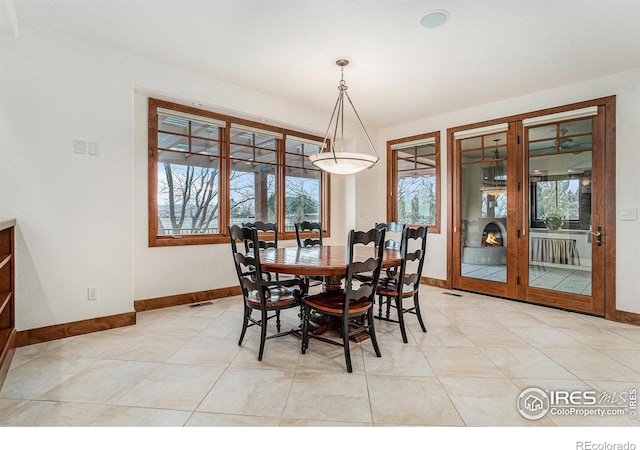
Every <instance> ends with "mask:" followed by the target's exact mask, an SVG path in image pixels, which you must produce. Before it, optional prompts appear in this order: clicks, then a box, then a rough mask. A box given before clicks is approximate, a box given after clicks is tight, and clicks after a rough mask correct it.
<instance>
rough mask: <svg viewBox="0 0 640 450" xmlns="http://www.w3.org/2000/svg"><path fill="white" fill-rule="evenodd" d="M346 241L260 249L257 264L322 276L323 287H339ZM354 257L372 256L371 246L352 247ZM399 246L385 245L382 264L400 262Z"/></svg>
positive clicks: (267, 269)
mask: <svg viewBox="0 0 640 450" xmlns="http://www.w3.org/2000/svg"><path fill="white" fill-rule="evenodd" d="M347 250H348V247H347V246H346V245H322V246H315V247H278V248H269V249H264V250H260V264H261V266H262V270H264V271H265V272H274V273H280V274H290V275H300V276H322V277H324V289H326V290H334V289H342V283H341V279H342V278H343V277H344V276H346V274H347ZM354 252H355V254H354V259H355V260H356V261H363V260H365V259H366V258H367V257H371V258H373V257H375V248H374V247H372V246H356V247H354ZM400 263H401V254H400V250H398V249H392V248H385V249H384V252H383V256H382V268H383V269H386V268H390V267H395V266H398V265H400Z"/></svg>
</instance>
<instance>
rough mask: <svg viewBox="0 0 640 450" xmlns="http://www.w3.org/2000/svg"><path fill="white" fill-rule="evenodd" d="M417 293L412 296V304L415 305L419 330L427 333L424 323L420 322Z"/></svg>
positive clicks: (420, 314)
mask: <svg viewBox="0 0 640 450" xmlns="http://www.w3.org/2000/svg"><path fill="white" fill-rule="evenodd" d="M418 297H419V296H418V293H417V292H416V293H415V294H414V295H413V303H414V305H415V310H416V316H418V322H419V323H420V328H422V332H423V333H426V332H427V327H425V326H424V322H423V321H422V313H421V312H420V300H419V299H418Z"/></svg>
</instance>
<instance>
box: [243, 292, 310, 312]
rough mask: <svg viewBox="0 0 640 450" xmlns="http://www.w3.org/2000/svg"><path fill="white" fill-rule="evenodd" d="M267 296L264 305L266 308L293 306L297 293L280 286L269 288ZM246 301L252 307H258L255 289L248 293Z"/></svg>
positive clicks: (258, 302)
mask: <svg viewBox="0 0 640 450" xmlns="http://www.w3.org/2000/svg"><path fill="white" fill-rule="evenodd" d="M268 292H269V294H268V298H267V299H266V300H267V301H266V303H265V306H266V307H267V309H273V308H278V309H280V308H283V307H288V306H293V305H296V304H297V303H298V295H297V294H298V293H297V292H296V291H294V290H293V289H287V288H284V287H281V286H278V287H275V288H272V289H269V291H268ZM247 303H248V304H249V306H251V307H252V308H256V309H260V300H259V299H258V298H257V294H256V291H252V292H250V293H249V296H248V298H247Z"/></svg>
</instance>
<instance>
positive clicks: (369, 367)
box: [364, 345, 434, 377]
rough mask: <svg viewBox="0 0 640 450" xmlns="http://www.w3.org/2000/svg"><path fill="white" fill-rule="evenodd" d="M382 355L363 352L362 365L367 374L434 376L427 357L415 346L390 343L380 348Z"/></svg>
mask: <svg viewBox="0 0 640 450" xmlns="http://www.w3.org/2000/svg"><path fill="white" fill-rule="evenodd" d="M381 353H382V357H380V358H378V357H376V356H375V353H371V354H369V353H368V352H366V353H364V367H365V371H366V373H367V377H368V376H369V375H387V376H405V377H425V376H434V373H433V369H431V366H430V365H429V362H428V361H427V358H425V356H424V354H423V353H422V351H421V350H420V347H417V346H409V345H403V346H397V345H390V346H385V347H382V348H381Z"/></svg>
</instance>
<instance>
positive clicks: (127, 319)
mask: <svg viewBox="0 0 640 450" xmlns="http://www.w3.org/2000/svg"><path fill="white" fill-rule="evenodd" d="M135 324H136V313H135V312H128V313H123V314H116V315H113V316H106V317H96V318H94V319H87V320H80V321H77V322H70V323H63V324H60V325H51V326H48V327H42V328H33V329H31V330H25V331H18V332H17V347H23V346H25V345H31V344H40V343H42V342H48V341H54V340H56V339H63V338H67V337H71V336H79V335H81V334H87V333H94V332H96V331H105V330H110V329H112V328H120V327H126V326H129V325H135Z"/></svg>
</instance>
